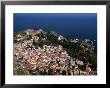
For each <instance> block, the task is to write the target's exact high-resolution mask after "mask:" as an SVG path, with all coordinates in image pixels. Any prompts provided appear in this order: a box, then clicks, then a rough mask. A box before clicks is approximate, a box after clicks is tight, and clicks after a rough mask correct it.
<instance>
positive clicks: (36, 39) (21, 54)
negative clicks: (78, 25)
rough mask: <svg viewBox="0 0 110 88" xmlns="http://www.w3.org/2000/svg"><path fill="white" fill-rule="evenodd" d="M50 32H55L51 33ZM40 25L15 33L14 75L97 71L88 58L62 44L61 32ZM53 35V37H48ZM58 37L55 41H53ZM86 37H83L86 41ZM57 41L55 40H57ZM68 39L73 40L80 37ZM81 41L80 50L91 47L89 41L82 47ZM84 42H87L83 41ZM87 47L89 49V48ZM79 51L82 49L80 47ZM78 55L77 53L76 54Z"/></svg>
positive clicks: (77, 73)
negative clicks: (38, 27) (59, 33)
mask: <svg viewBox="0 0 110 88" xmlns="http://www.w3.org/2000/svg"><path fill="white" fill-rule="evenodd" d="M48 35H49V37H50V35H51V36H53V35H54V36H55V38H54V37H50V38H49V37H48ZM48 35H47V32H45V31H43V30H42V29H36V30H34V29H27V30H25V31H21V32H16V33H14V45H13V53H14V54H13V55H14V56H13V59H14V62H13V64H14V65H13V73H14V75H96V74H97V71H96V70H94V67H93V66H92V65H93V64H92V63H91V62H89V60H87V58H86V55H85V57H83V59H84V60H83V59H80V57H79V58H78V56H72V54H71V53H69V52H68V51H69V49H67V48H65V46H63V43H62V42H64V41H67V39H66V38H64V37H63V36H61V35H58V34H54V33H53V34H52V33H50V34H48ZM51 38H52V40H53V41H52V40H51ZM54 40H55V41H54ZM56 40H57V41H56ZM88 41H89V40H86V42H88ZM56 42H58V44H57V43H56ZM70 42H72V43H73V44H76V43H77V42H79V39H73V40H71V41H70ZM84 44H85V43H84V41H83V43H82V42H81V44H80V47H81V49H83V52H86V51H87V52H90V53H91V54H92V53H93V51H92V50H91V48H90V45H88V47H89V48H88V47H86V48H85V49H84ZM86 45H87V44H86ZM88 50H89V51H88ZM80 51H81V50H80ZM73 53H77V52H73ZM78 55H79V54H78Z"/></svg>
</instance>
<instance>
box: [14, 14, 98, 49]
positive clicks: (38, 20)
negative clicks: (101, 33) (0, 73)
mask: <svg viewBox="0 0 110 88" xmlns="http://www.w3.org/2000/svg"><path fill="white" fill-rule="evenodd" d="M13 21H14V22H13V26H14V32H18V31H22V30H25V29H27V28H32V29H37V28H41V29H43V30H44V31H54V32H56V33H58V34H60V35H62V36H64V37H66V38H71V39H74V38H78V39H90V40H92V41H93V42H94V49H95V51H97V14H96V13H14V14H13Z"/></svg>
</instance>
